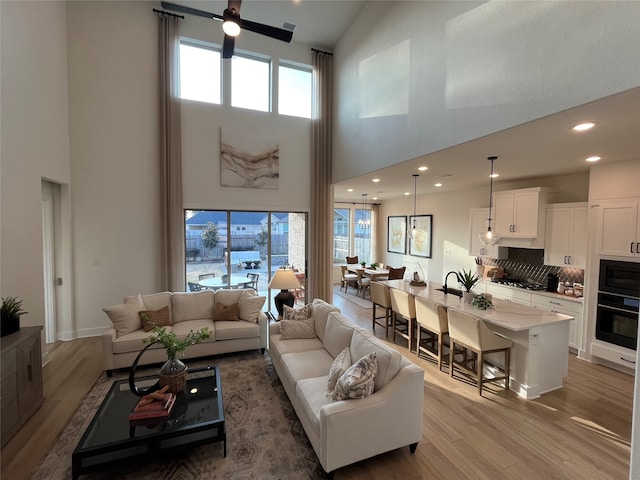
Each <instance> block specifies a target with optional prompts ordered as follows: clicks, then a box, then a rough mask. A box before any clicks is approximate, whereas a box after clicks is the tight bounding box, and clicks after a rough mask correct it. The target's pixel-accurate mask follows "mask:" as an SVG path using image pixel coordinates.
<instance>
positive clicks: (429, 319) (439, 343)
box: [416, 297, 449, 371]
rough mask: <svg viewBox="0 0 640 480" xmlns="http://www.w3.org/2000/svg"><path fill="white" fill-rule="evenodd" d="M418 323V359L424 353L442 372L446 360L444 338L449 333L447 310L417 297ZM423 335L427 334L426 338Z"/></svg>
mask: <svg viewBox="0 0 640 480" xmlns="http://www.w3.org/2000/svg"><path fill="white" fill-rule="evenodd" d="M416 322H417V324H418V331H417V334H416V353H417V354H418V357H419V356H420V352H422V353H425V354H426V355H428V356H429V357H431V358H433V359H435V360H436V361H437V362H438V371H440V369H441V368H442V360H443V358H444V347H445V342H444V338H445V336H448V333H449V321H448V319H447V309H446V307H445V306H443V305H438V304H437V303H435V302H432V301H431V300H428V299H426V298H422V297H416ZM423 333H426V337H423V335H422V334H423ZM446 358H447V359H448V358H449V357H448V356H447V357H446ZM447 361H448V360H447Z"/></svg>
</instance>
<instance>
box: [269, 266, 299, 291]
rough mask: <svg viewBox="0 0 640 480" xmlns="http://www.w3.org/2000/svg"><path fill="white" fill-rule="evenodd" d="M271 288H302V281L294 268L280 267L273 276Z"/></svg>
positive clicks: (270, 283)
mask: <svg viewBox="0 0 640 480" xmlns="http://www.w3.org/2000/svg"><path fill="white" fill-rule="evenodd" d="M269 288H279V289H280V290H289V289H294V288H300V282H299V281H298V279H297V278H296V274H295V273H293V270H285V269H279V270H276V273H275V274H274V275H273V278H271V281H270V282H269Z"/></svg>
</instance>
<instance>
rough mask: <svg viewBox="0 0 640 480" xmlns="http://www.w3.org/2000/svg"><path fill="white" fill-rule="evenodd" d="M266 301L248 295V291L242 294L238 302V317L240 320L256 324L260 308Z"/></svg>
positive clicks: (264, 298)
mask: <svg viewBox="0 0 640 480" xmlns="http://www.w3.org/2000/svg"><path fill="white" fill-rule="evenodd" d="M266 300H267V297H258V296H257V295H253V294H251V293H249V291H248V290H245V291H244V292H242V295H241V296H240V300H239V301H238V309H239V312H240V313H239V317H240V320H246V321H247V322H257V321H258V316H259V315H260V312H261V311H262V306H263V305H264V302H265V301H266Z"/></svg>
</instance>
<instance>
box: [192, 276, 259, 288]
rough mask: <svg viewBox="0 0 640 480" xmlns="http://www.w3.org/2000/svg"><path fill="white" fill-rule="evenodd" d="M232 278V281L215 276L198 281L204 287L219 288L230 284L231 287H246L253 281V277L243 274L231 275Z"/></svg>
mask: <svg viewBox="0 0 640 480" xmlns="http://www.w3.org/2000/svg"><path fill="white" fill-rule="evenodd" d="M230 280H231V282H229V281H228V279H226V278H225V279H224V281H223V279H222V277H214V278H205V279H202V280H200V282H198V283H199V284H200V286H202V287H204V288H208V289H212V290H217V289H219V288H225V287H229V286H231V288H239V287H243V288H244V287H246V286H247V285H249V284H250V283H252V282H253V280H252V279H251V278H249V277H247V276H242V275H231V279H230Z"/></svg>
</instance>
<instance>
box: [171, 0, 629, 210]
mask: <svg viewBox="0 0 640 480" xmlns="http://www.w3.org/2000/svg"><path fill="white" fill-rule="evenodd" d="M171 1H172V2H173V3H179V4H182V5H188V6H190V7H193V8H198V9H201V10H206V11H210V12H214V13H218V14H222V12H223V10H224V9H225V8H226V6H227V2H226V1H218V0H202V1H197V0H188V1H181V0H171ZM364 3H365V2H364V1H360V0H280V1H278V0H275V1H274V0H244V1H243V2H242V9H241V16H242V17H243V18H245V19H247V20H253V21H256V22H260V23H266V24H270V25H273V26H278V27H282V26H283V22H289V23H292V24H294V25H296V27H295V30H294V34H293V41H294V42H300V43H304V44H306V45H309V46H312V47H316V48H320V49H327V50H333V48H334V47H335V45H336V43H337V42H338V40H339V39H340V37H341V35H342V34H343V32H344V31H346V29H347V28H349V25H350V24H351V22H353V20H354V19H355V18H356V16H357V14H358V12H359V11H360V9H361V7H362V5H363V4H364ZM218 28H220V27H218ZM585 121H591V122H594V123H596V126H595V128H593V129H592V130H590V131H588V132H584V133H580V134H578V133H575V132H573V131H572V130H571V127H573V125H575V124H577V123H580V122H585ZM490 155H496V156H498V157H499V158H498V160H496V162H495V170H496V171H497V172H499V174H500V177H498V178H497V179H496V180H495V182H494V185H496V186H498V188H499V183H500V182H504V181H516V180H520V179H525V178H533V177H545V176H552V175H562V174H569V173H578V172H584V171H587V170H588V169H589V168H590V166H591V164H589V163H586V162H585V161H584V159H585V158H586V157H588V156H591V155H598V156H600V157H602V160H600V162H599V163H606V162H616V161H623V160H630V159H638V161H640V88H636V89H633V90H630V91H628V92H623V93H621V94H618V95H613V96H611V97H608V98H604V99H601V100H598V101H596V102H592V103H589V104H586V105H583V106H580V107H577V108H573V109H570V110H567V111H564V112H560V113H558V114H555V115H551V116H548V117H545V118H541V119H539V120H535V121H533V122H529V123H527V124H524V125H520V126H516V127H513V128H510V129H507V130H504V131H502V132H498V133H495V134H493V135H489V136H486V137H483V138H480V139H476V140H472V141H470V142H467V143H464V144H461V145H457V146H455V147H452V148H448V149H445V150H442V151H440V152H435V153H432V154H429V155H425V156H424V157H421V158H416V159H410V160H407V161H406V162H404V163H400V164H398V165H395V166H393V167H390V168H387V169H383V170H380V171H377V172H372V173H371V174H367V175H362V176H361V177H357V178H353V179H350V180H348V181H344V182H341V183H339V184H337V185H336V188H335V198H336V199H337V200H347V201H361V200H362V194H363V193H367V194H368V198H369V200H371V199H372V197H374V196H377V197H378V200H379V201H383V200H385V199H390V198H398V197H401V196H403V195H404V193H405V192H411V193H413V177H412V175H413V174H414V173H420V177H418V181H417V192H418V194H429V193H437V192H441V191H453V190H461V189H465V188H470V187H474V186H479V185H483V184H486V182H487V180H488V173H489V168H490V164H489V162H488V161H487V160H486V158H487V157H488V156H490ZM421 165H425V166H428V167H429V170H427V171H426V172H417V168H418V167H419V166H421ZM376 177H378V178H380V179H381V181H380V182H379V183H375V184H374V183H373V182H372V181H371V180H372V179H373V178H376ZM436 182H441V183H442V184H443V186H442V187H439V188H438V187H435V186H434V184H435V183H436ZM349 188H351V189H353V191H352V192H348V191H347V189H349Z"/></svg>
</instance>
